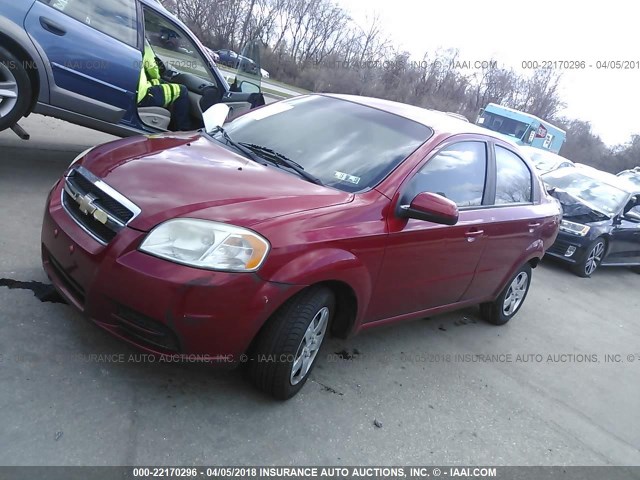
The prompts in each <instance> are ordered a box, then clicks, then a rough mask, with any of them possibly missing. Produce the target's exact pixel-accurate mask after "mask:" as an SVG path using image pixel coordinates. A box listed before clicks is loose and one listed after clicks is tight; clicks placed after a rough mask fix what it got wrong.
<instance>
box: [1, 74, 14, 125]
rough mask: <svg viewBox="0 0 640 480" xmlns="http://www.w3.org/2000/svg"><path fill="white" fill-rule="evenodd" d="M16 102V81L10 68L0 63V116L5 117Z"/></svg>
mask: <svg viewBox="0 0 640 480" xmlns="http://www.w3.org/2000/svg"><path fill="white" fill-rule="evenodd" d="M16 103H18V81H17V80H16V77H14V76H13V73H11V70H9V68H8V67H7V66H6V65H4V64H3V63H0V118H1V117H6V116H7V115H9V113H11V111H12V110H13V109H14V108H15V106H16Z"/></svg>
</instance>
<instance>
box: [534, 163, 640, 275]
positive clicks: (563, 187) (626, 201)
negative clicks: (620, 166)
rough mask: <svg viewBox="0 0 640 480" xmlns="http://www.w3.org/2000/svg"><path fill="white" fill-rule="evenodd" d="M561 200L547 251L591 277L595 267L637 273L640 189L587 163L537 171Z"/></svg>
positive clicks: (639, 233)
mask: <svg viewBox="0 0 640 480" xmlns="http://www.w3.org/2000/svg"><path fill="white" fill-rule="evenodd" d="M542 179H543V180H544V182H545V184H546V185H547V188H548V189H549V191H550V193H551V194H552V195H553V196H554V197H555V198H557V199H558V200H559V201H560V203H561V204H562V208H563V217H562V222H561V225H560V232H559V233H558V238H557V239H556V241H555V243H554V244H553V245H552V247H551V248H550V249H549V250H548V251H547V254H549V255H552V256H553V257H556V258H559V259H561V260H564V261H565V262H569V263H570V264H571V268H572V270H573V271H574V273H575V274H576V275H578V276H580V277H590V276H591V275H592V274H593V272H595V271H596V269H597V268H598V267H599V266H624V267H631V268H632V270H634V271H635V272H636V273H640V206H639V205H640V188H638V187H636V186H635V185H634V184H632V183H630V182H628V181H626V180H625V179H622V178H619V177H616V176H615V175H611V174H609V173H605V172H601V171H599V170H596V169H593V168H590V167H579V168H561V169H559V170H554V171H552V172H549V173H546V174H544V175H542Z"/></svg>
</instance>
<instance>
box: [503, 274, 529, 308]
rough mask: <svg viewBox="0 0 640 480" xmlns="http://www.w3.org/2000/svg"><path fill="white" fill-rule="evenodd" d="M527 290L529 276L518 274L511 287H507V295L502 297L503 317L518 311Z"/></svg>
mask: <svg viewBox="0 0 640 480" xmlns="http://www.w3.org/2000/svg"><path fill="white" fill-rule="evenodd" d="M528 288H529V275H528V274H527V272H520V273H519V274H518V275H517V276H516V278H514V279H513V281H512V282H511V285H509V289H508V290H507V294H506V295H505V297H504V302H503V304H502V313H504V315H505V316H507V317H510V316H511V315H513V314H514V313H515V312H516V310H518V307H520V304H521V303H522V300H523V299H524V296H525V294H526V293H527V289H528Z"/></svg>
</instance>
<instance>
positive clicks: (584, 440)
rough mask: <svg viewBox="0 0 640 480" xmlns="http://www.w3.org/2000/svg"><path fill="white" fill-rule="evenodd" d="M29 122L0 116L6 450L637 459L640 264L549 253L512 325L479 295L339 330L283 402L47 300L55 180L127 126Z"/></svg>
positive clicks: (27, 458) (41, 461) (120, 458)
mask: <svg viewBox="0 0 640 480" xmlns="http://www.w3.org/2000/svg"><path fill="white" fill-rule="evenodd" d="M21 124H22V125H23V126H24V127H25V128H26V129H27V130H28V131H29V133H31V136H32V139H31V140H29V141H26V142H25V141H22V140H19V139H18V138H17V137H16V136H15V135H14V134H13V133H12V132H10V131H5V132H1V133H0V205H1V208H0V285H1V286H0V332H1V333H0V386H1V387H0V412H2V413H1V414H0V465H154V464H162V465H175V464H178V465H194V464H223V465H255V464H278V465H300V464H306V465H359V464H363V465H406V464H413V465H415V464H435V465H476V464H486V465H611V464H614V465H639V464H640V409H639V408H638V407H639V405H640V402H639V399H640V381H639V379H640V321H639V317H640V315H638V312H639V311H640V297H639V296H638V291H639V290H640V275H637V274H634V273H632V272H630V271H628V270H626V269H602V270H600V271H598V272H596V274H595V275H594V277H593V278H591V279H580V278H578V277H576V276H574V275H573V274H572V273H570V272H569V271H568V270H567V268H566V267H564V266H563V265H560V264H558V263H556V262H553V261H548V260H545V261H543V263H542V265H541V266H540V267H538V268H537V269H536V270H535V271H534V275H533V284H532V287H531V291H530V293H529V296H528V298H527V300H526V303H525V304H524V306H523V307H522V309H521V311H520V312H519V313H518V315H517V317H516V318H514V319H513V320H512V321H511V322H510V323H509V324H507V325H506V326H504V327H496V326H493V325H490V324H487V323H485V322H483V321H482V320H481V319H480V317H479V314H478V311H477V309H475V308H471V309H466V310H463V311H459V312H455V313H451V314H447V315H440V316H436V317H433V318H429V319H423V320H417V321H412V322H407V323H403V324H397V325H393V326H388V327H384V328H380V329H377V330H371V331H369V332H366V333H363V334H361V335H359V336H357V337H354V338H352V339H349V340H337V339H331V340H330V341H328V342H327V343H326V344H325V346H324V347H323V351H322V352H321V354H320V357H319V363H318V365H317V368H316V369H315V370H314V372H313V373H312V376H311V379H310V381H309V382H308V383H307V385H306V386H305V387H304V389H303V390H302V391H301V393H300V394H299V395H298V396H296V397H294V398H293V399H291V400H289V401H287V402H277V401H274V400H271V399H270V398H268V397H266V396H264V395H263V394H261V393H259V392H257V391H255V390H254V389H253V388H252V387H251V386H250V385H249V384H247V383H246V382H245V381H244V380H243V378H242V375H241V374H240V373H239V372H237V371H218V370H211V369H210V368H207V367H204V366H189V365H175V364H159V363H157V362H151V361H149V360H146V359H145V358H144V357H141V356H140V355H138V352H137V351H136V350H134V349H133V348H130V347H129V346H127V345H124V344H123V343H121V342H119V341H118V340H116V339H114V338H112V337H110V336H109V335H108V334H106V333H105V332H103V331H101V330H99V329H98V328H97V327H95V326H94V325H92V324H91V323H89V322H88V321H86V320H85V319H84V318H82V316H81V315H80V314H79V313H77V312H76V311H75V310H74V309H73V308H72V307H70V306H68V305H66V304H62V303H56V302H54V301H51V300H56V299H55V297H52V296H50V295H48V293H50V289H49V287H48V283H49V282H48V280H47V278H46V275H45V274H44V272H43V270H42V267H41V264H40V226H41V218H42V213H43V209H44V202H45V197H46V195H47V192H48V190H49V189H50V187H51V186H52V184H53V183H54V181H55V180H56V179H57V178H58V177H59V176H60V174H61V173H62V172H63V171H64V169H65V168H66V166H67V165H68V164H69V162H70V161H71V160H72V159H73V158H74V157H75V156H76V155H77V154H78V153H79V152H81V151H82V150H84V149H85V148H87V147H89V146H92V145H94V144H96V143H101V142H105V141H109V140H112V139H113V138H114V137H111V136H108V135H104V134H100V133H97V132H93V131H91V130H87V129H84V128H80V127H76V126H72V125H69V124H67V123H64V122H61V121H58V120H53V119H48V118H44V117H40V116H32V117H30V118H28V119H26V120H24V121H23V122H21ZM408 274H410V272H409V273H408ZM607 355H610V357H607Z"/></svg>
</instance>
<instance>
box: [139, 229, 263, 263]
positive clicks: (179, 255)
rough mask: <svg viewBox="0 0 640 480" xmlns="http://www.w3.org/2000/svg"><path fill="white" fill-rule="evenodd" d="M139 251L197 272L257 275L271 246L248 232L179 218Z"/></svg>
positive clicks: (150, 237)
mask: <svg viewBox="0 0 640 480" xmlns="http://www.w3.org/2000/svg"><path fill="white" fill-rule="evenodd" d="M140 250H141V251H143V252H146V253H149V254H151V255H155V256H157V257H161V258H164V259H167V260H170V261H172V262H176V263H182V264H184V265H190V266H192V267H197V268H207V269H211V270H227V271H233V272H254V271H256V270H257V269H258V268H260V265H262V262H263V261H264V259H265V258H266V256H267V253H269V243H268V242H267V241H266V240H265V239H264V238H262V237H261V236H260V235H258V234H257V233H255V232H252V231H251V230H247V229H246V228H241V227H235V226H233V225H228V224H226V223H218V222H211V221H208V220H197V219H194V218H177V219H174V220H168V221H166V222H164V223H162V224H160V225H158V226H157V227H156V228H154V229H153V230H152V231H151V232H150V233H149V235H147V237H146V238H145V239H144V241H143V242H142V245H140Z"/></svg>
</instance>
